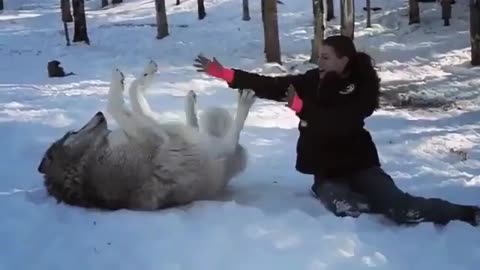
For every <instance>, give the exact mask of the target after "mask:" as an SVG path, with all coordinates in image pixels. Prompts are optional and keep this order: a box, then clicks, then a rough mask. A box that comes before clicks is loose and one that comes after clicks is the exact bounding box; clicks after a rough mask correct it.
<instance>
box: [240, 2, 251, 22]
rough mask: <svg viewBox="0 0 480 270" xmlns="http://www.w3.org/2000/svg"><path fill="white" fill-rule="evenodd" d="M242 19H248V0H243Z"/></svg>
mask: <svg viewBox="0 0 480 270" xmlns="http://www.w3.org/2000/svg"><path fill="white" fill-rule="evenodd" d="M242 20H244V21H250V10H249V8H248V0H243V18H242Z"/></svg>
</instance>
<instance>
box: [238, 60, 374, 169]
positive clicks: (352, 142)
mask: <svg viewBox="0 0 480 270" xmlns="http://www.w3.org/2000/svg"><path fill="white" fill-rule="evenodd" d="M234 72H235V75H234V79H233V81H232V82H231V83H229V87H231V88H235V89H252V90H253V91H254V92H255V94H256V96H257V97H259V98H263V99H270V100H276V101H286V97H287V88H288V86H289V85H290V84H292V85H293V86H294V87H295V90H296V92H297V94H298V96H299V97H300V98H301V99H302V100H303V107H302V110H301V111H300V112H299V113H297V116H298V117H299V118H300V123H299V126H298V129H299V131H300V137H299V139H298V142H297V161H296V169H297V170H298V171H299V172H302V173H305V174H315V175H319V176H324V177H342V176H347V175H348V174H350V173H354V172H355V171H357V170H361V169H364V168H368V167H372V166H379V165H380V161H379V157H378V153H377V149H376V147H375V144H374V143H373V141H372V138H371V136H370V133H369V132H368V131H367V130H366V129H365V128H364V119H365V118H367V117H369V116H370V115H371V114H372V113H373V111H374V110H375V107H376V106H375V105H376V102H375V101H376V100H375V99H374V98H372V95H371V94H368V93H372V92H375V91H369V90H371V89H369V88H368V87H377V89H378V83H377V84H376V85H373V86H372V85H368V83H353V82H352V80H351V79H341V78H339V77H338V76H337V77H336V78H331V77H332V76H330V75H332V74H333V73H331V74H327V76H325V78H324V79H323V80H320V77H319V73H318V69H312V70H309V71H307V72H306V73H304V74H299V75H287V76H278V77H269V76H263V75H259V74H254V73H249V72H246V71H243V70H238V69H234ZM333 77H334V76H333ZM329 78H330V79H329ZM352 86H355V88H354V90H353V91H351V92H348V90H352ZM373 90H375V89H373Z"/></svg>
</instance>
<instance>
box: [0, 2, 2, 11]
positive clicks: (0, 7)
mask: <svg viewBox="0 0 480 270" xmlns="http://www.w3.org/2000/svg"><path fill="white" fill-rule="evenodd" d="M0 10H3V0H0Z"/></svg>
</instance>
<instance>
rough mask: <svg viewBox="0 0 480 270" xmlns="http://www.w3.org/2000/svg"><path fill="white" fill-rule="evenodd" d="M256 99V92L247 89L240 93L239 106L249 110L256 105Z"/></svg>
mask: <svg viewBox="0 0 480 270" xmlns="http://www.w3.org/2000/svg"><path fill="white" fill-rule="evenodd" d="M255 100H256V97H255V92H254V91H253V90H250V89H245V90H242V91H240V93H239V97H238V105H239V106H243V107H246V108H249V109H250V107H251V106H252V105H253V103H255Z"/></svg>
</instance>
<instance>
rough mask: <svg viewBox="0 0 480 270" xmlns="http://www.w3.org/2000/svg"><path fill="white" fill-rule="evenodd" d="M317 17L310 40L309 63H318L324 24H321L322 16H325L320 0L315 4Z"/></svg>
mask: <svg viewBox="0 0 480 270" xmlns="http://www.w3.org/2000/svg"><path fill="white" fill-rule="evenodd" d="M316 8H317V11H316V12H315V13H316V14H317V17H315V27H314V37H313V40H312V53H311V55H310V63H318V59H319V55H318V52H319V50H320V46H321V45H322V42H323V37H324V32H325V25H324V24H323V18H324V16H325V10H324V7H323V2H322V0H317V4H316Z"/></svg>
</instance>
